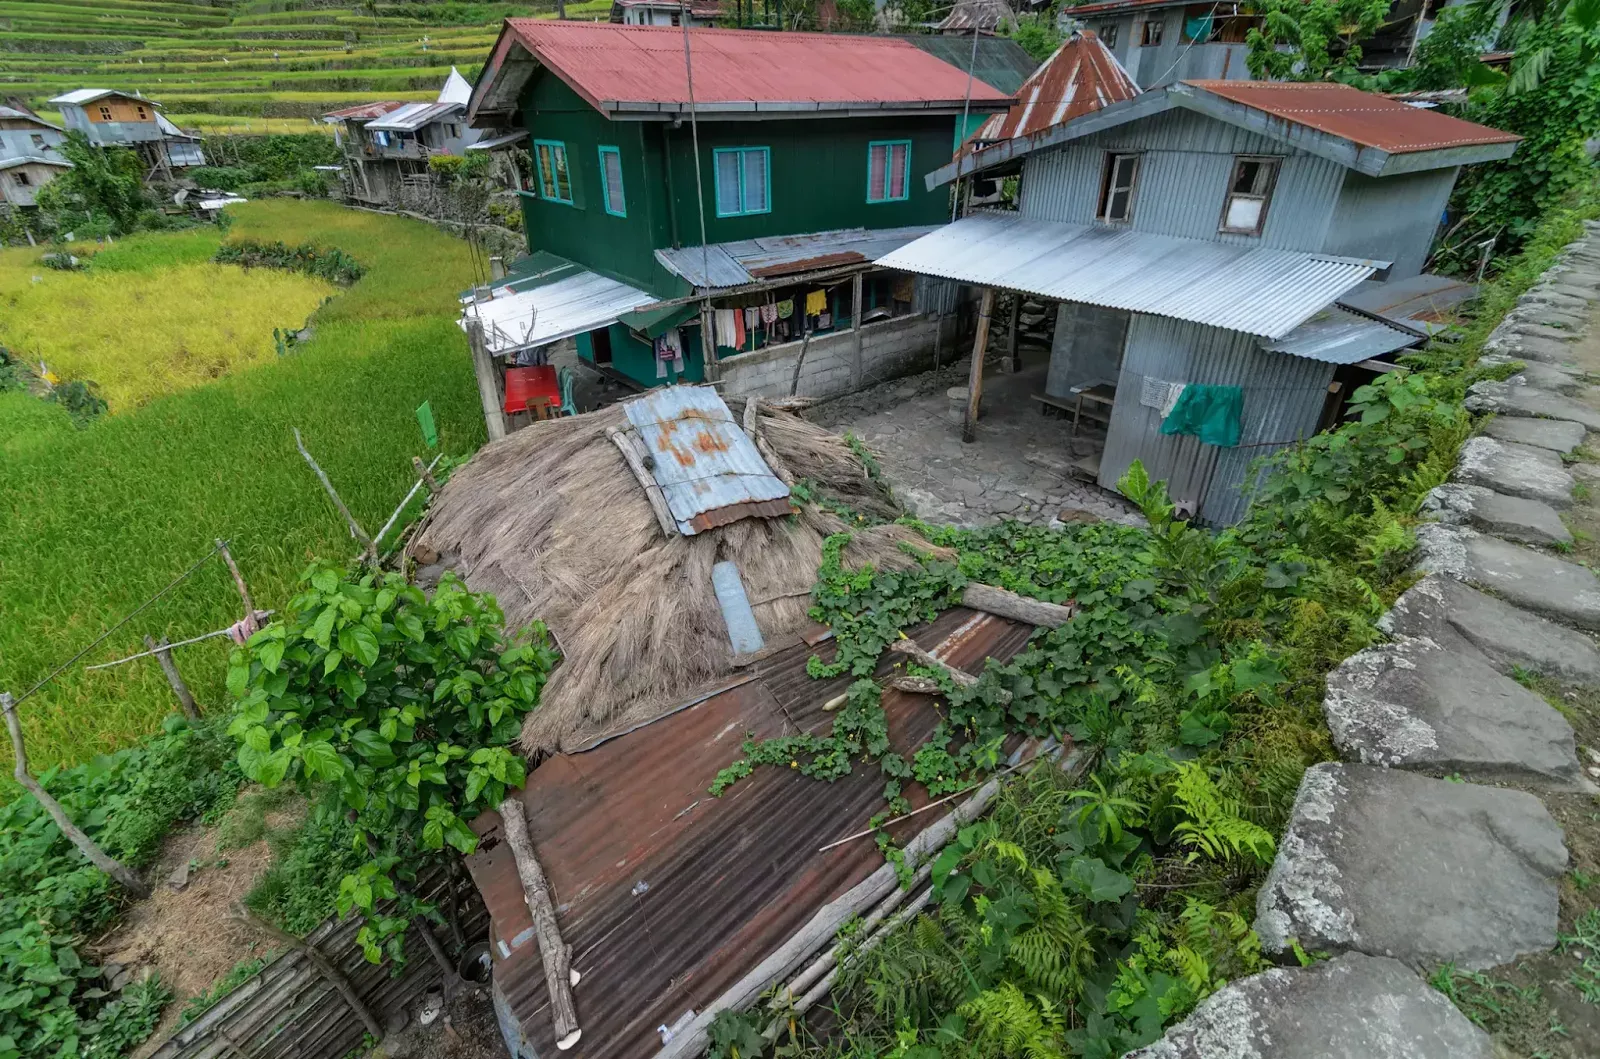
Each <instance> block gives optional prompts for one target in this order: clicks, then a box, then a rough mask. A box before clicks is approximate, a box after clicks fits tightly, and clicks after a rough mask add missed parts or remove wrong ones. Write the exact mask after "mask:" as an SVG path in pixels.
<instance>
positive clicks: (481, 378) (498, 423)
mask: <svg viewBox="0 0 1600 1059" xmlns="http://www.w3.org/2000/svg"><path fill="white" fill-rule="evenodd" d="M466 324H467V346H468V347H469V348H470V349H471V350H472V373H473V375H475V376H477V379H478V400H479V401H480V402H481V403H482V404H483V423H484V427H485V429H487V430H488V432H489V440H490V441H491V442H493V441H499V440H500V439H501V438H503V437H505V436H506V433H507V430H506V413H505V409H504V408H503V407H502V406H501V403H500V401H501V395H500V372H499V371H497V370H496V369H495V366H494V358H493V357H491V356H490V355H489V347H488V344H487V343H486V342H485V340H484V337H483V322H482V321H481V320H479V319H478V317H477V315H476V314H474V313H468V314H467V318H466Z"/></svg>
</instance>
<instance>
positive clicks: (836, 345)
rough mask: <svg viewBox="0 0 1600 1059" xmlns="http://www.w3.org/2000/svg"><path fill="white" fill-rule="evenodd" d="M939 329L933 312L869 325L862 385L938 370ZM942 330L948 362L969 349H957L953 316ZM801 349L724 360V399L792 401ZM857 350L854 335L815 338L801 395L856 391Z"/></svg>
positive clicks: (808, 353) (789, 344)
mask: <svg viewBox="0 0 1600 1059" xmlns="http://www.w3.org/2000/svg"><path fill="white" fill-rule="evenodd" d="M939 327H940V322H939V318H938V317H937V316H936V315H934V314H931V313H919V314H916V315H913V316H902V317H899V318H897V319H894V320H882V321H879V322H877V323H871V324H867V325H866V327H865V329H864V330H863V332H862V335H861V379H862V385H863V386H870V385H872V384H873V383H877V382H882V381H884V380H885V379H892V378H896V377H898V376H901V375H909V374H911V373H912V372H917V371H926V370H927V369H929V368H931V367H933V354H934V345H935V341H934V340H935V336H936V334H937V332H938V329H939ZM943 327H944V336H943V340H942V342H940V343H939V348H940V356H941V358H942V359H943V360H944V361H945V363H947V364H948V363H950V362H951V361H954V360H956V359H957V358H958V357H960V356H961V355H962V354H964V353H965V352H966V350H963V349H958V348H957V347H956V341H957V338H958V335H957V325H956V320H955V318H954V316H951V315H947V316H946V317H945V319H944V321H943ZM800 346H801V343H799V342H787V343H785V344H783V345H781V346H771V347H769V348H767V349H758V350H755V351H754V352H751V353H741V354H739V355H738V356H734V357H727V358H724V359H723V360H722V361H720V368H721V372H722V381H723V386H722V393H723V395H724V396H727V397H748V396H750V395H752V394H754V395H755V396H758V397H787V396H788V395H789V385H790V380H791V379H793V377H794V364H795V358H796V357H798V356H799V355H800ZM855 349H856V335H855V332H854V331H841V332H839V333H837V334H830V335H821V336H818V337H815V338H813V339H812V340H811V345H810V346H809V347H808V348H807V349H806V358H805V363H804V365H802V367H801V369H800V382H799V386H798V388H797V389H796V393H798V394H799V395H800V396H802V397H837V396H840V395H842V394H847V393H850V392H851V390H852V389H853V388H854V379H855Z"/></svg>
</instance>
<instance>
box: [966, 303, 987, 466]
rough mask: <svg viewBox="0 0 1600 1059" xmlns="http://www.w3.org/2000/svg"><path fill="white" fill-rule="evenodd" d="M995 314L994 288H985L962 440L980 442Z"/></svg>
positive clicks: (979, 310)
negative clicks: (985, 369) (986, 365)
mask: <svg viewBox="0 0 1600 1059" xmlns="http://www.w3.org/2000/svg"><path fill="white" fill-rule="evenodd" d="M993 312H994V288H993V287H985V288H983V301H982V302H980V303H979V305H978V333H977V335H976V336H974V338H973V339H972V367H971V369H970V370H969V371H968V372H967V415H966V418H965V419H964V420H963V421H962V423H961V440H962V441H965V442H968V443H971V442H974V441H976V440H978V401H979V400H980V399H981V398H982V397H983V357H984V354H985V353H987V352H988V351H989V317H990V315H991V314H993Z"/></svg>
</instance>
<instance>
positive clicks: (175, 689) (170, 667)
mask: <svg viewBox="0 0 1600 1059" xmlns="http://www.w3.org/2000/svg"><path fill="white" fill-rule="evenodd" d="M246 613H249V612H248V611H246ZM144 645H145V647H146V648H148V649H149V650H150V651H151V652H153V653H154V654H155V656H156V661H157V662H159V663H161V672H163V673H165V674H166V675H167V683H168V684H171V685H172V693H173V694H174V695H176V696H178V705H179V706H181V707H183V713H184V716H186V717H188V718H189V719H190V720H191V721H198V720H199V719H200V707H199V706H198V705H196V703H195V701H194V696H193V695H192V694H190V692H189V685H187V684H185V683H184V682H183V674H181V673H179V672H178V664H177V663H176V662H174V661H173V660H172V652H171V651H170V650H169V649H168V647H169V645H168V643H167V638H166V637H165V636H163V637H162V638H161V642H160V643H156V642H155V640H153V639H151V638H150V637H148V636H146V637H145V638H144Z"/></svg>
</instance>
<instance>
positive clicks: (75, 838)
mask: <svg viewBox="0 0 1600 1059" xmlns="http://www.w3.org/2000/svg"><path fill="white" fill-rule="evenodd" d="M0 712H3V713H4V714H5V715H6V730H7V731H8V732H10V734H11V751H12V753H13V754H14V755H16V759H17V766H16V769H15V771H14V772H13V773H12V775H14V776H16V778H17V782H18V783H20V784H21V785H22V787H23V789H24V790H26V791H27V792H28V793H29V794H31V795H33V796H34V798H36V799H37V800H38V802H39V804H40V805H42V806H44V811H45V812H47V813H49V814H50V819H52V820H54V821H55V822H56V827H58V828H60V829H61V833H62V834H63V835H66V836H67V840H68V841H69V842H71V843H72V844H73V845H74V846H77V847H78V852H79V853H82V854H83V855H84V856H85V857H88V858H89V863H91V864H93V865H94V866H95V867H96V868H99V869H100V870H101V871H103V872H105V873H106V874H107V875H109V876H111V877H112V878H113V879H115V880H117V883H118V885H120V886H121V887H122V888H123V889H124V890H126V891H128V893H130V894H132V895H133V896H134V897H135V898H139V899H143V898H146V897H149V896H150V887H148V886H146V885H145V884H144V880H143V879H141V878H139V877H138V876H137V875H135V874H134V873H133V870H132V869H130V868H129V867H128V866H127V865H125V864H123V863H122V862H121V861H118V860H115V859H113V858H112V857H111V856H110V855H109V854H108V853H106V851H105V850H103V849H101V848H100V847H99V846H98V845H96V844H95V841H94V839H92V838H90V837H89V836H88V835H87V834H85V833H84V831H83V829H82V828H80V827H79V826H78V825H77V824H74V823H73V822H72V817H70V816H68V815H67V811H66V810H65V809H63V808H61V803H60V802H58V801H56V800H55V799H54V798H52V797H51V796H50V792H49V791H47V790H45V789H44V788H43V787H42V786H40V784H39V781H38V780H36V779H34V778H33V773H31V772H29V771H28V751H27V749H26V747H25V746H24V744H23V742H22V723H21V722H20V721H18V720H17V708H16V705H15V704H14V703H13V702H12V699H11V693H10V692H0Z"/></svg>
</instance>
